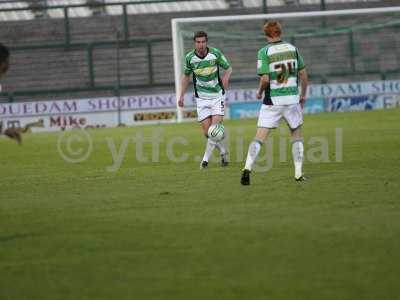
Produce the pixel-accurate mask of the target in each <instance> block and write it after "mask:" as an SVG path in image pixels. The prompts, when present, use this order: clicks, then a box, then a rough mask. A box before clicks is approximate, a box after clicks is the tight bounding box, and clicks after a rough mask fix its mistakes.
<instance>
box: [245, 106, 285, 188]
mask: <svg viewBox="0 0 400 300" xmlns="http://www.w3.org/2000/svg"><path fill="white" fill-rule="evenodd" d="M280 118H281V114H280V110H279V107H274V106H271V105H262V107H261V110H260V115H259V117H258V124H257V126H258V128H257V132H256V135H255V137H254V139H253V141H252V142H251V143H250V146H249V150H248V152H247V157H246V164H245V167H244V169H243V171H242V177H241V180H240V182H241V184H242V185H249V184H250V172H251V170H252V168H253V165H254V163H255V161H256V159H257V157H258V154H259V153H260V151H261V148H262V146H263V144H264V141H265V139H266V138H267V137H268V134H269V132H270V130H271V129H273V128H276V127H278V125H279V120H280Z"/></svg>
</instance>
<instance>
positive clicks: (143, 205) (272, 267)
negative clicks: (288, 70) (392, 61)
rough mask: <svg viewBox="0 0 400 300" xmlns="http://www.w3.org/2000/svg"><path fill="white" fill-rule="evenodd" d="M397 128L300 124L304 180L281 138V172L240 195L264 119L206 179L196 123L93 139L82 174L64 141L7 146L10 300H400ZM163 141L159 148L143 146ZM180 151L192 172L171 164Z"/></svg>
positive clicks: (326, 117) (381, 123) (3, 250)
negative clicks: (243, 171) (155, 138)
mask: <svg viewBox="0 0 400 300" xmlns="http://www.w3.org/2000/svg"><path fill="white" fill-rule="evenodd" d="M399 120H400V110H391V111H374V112H362V113H339V114H333V113H332V114H320V115H313V116H306V118H305V126H304V135H305V149H306V155H307V157H308V158H309V159H308V161H307V162H306V163H305V165H304V170H305V173H306V174H307V175H308V179H309V180H308V181H307V182H304V183H296V182H295V181H294V180H293V168H292V162H291V155H290V144H289V141H288V139H287V137H288V133H287V131H284V132H280V131H279V130H277V131H275V133H274V137H273V139H272V141H273V145H272V148H271V149H272V150H271V149H270V151H269V153H273V155H272V156H271V157H269V161H273V165H272V168H271V170H270V171H268V172H263V173H262V172H261V173H254V174H252V175H253V176H252V182H251V183H252V184H251V185H250V186H246V187H243V186H241V185H240V183H239V180H240V169H241V168H242V166H243V160H244V159H245V155H246V152H247V147H248V144H249V142H250V141H251V139H252V137H253V135H254V133H255V126H256V122H255V120H238V121H229V122H226V123H225V124H226V127H227V128H229V133H230V144H231V147H230V153H231V160H232V163H231V164H230V166H229V167H227V168H221V167H219V166H218V163H217V162H214V163H210V166H209V169H208V170H205V171H200V170H199V167H198V163H199V162H198V161H196V159H198V156H202V154H203V150H204V138H203V137H202V135H201V133H200V129H199V126H198V125H197V124H195V123H191V124H182V125H164V126H146V127H135V128H118V129H102V130H89V131H88V133H89V135H90V138H91V140H92V151H91V154H90V155H89V156H88V158H87V159H86V160H84V161H82V162H80V163H68V162H66V161H65V160H64V159H62V158H61V156H60V153H59V152H60V151H59V150H57V143H58V140H59V137H60V133H51V134H36V135H34V134H31V135H27V136H25V140H24V145H23V146H22V147H20V146H18V145H16V144H15V143H14V142H13V141H10V140H8V139H5V138H4V137H1V138H0V149H1V160H0V172H1V179H0V299H2V300H8V299H12V300H14V299H17V300H21V299H41V300H47V299H49V300H50V299H51V300H55V299H74V300H77V299H140V300H152V299H171V300H179V299H182V300H183V299H184V300H195V299H199V300H200V299H201V300H205V299H207V300H210V299H218V300H223V299H229V300H232V299H247V300H250V299H274V300H276V299H304V300H311V299H316V300H317V299H318V300H321V299H332V300H338V299H340V300H345V299H349V300H350V299H351V300H354V299H363V300H365V299H371V300H372V299H373V300H376V299H397V298H398V297H399V296H398V295H399V294H400V287H399V284H398V279H399V277H400V263H399V261H400V202H399V200H400V184H399V174H400V159H399V150H400V122H399ZM336 128H341V129H342V135H341V136H340V134H339V137H338V138H337V137H336V135H337V131H336ZM71 134H73V133H70V132H68V133H66V137H68V135H71ZM158 134H159V135H160V138H162V142H161V143H160V145H159V147H158V148H157V147H155V146H154V145H151V144H150V143H149V142H147V143H146V144H145V145H144V147H143V149H140V147H139V146H138V144H137V141H138V140H140V137H141V136H143V137H145V138H149V137H151V136H152V135H158ZM132 138H135V141H134V140H133V139H132ZM171 140H173V141H175V142H177V141H178V142H180V143H181V144H178V143H176V144H175V147H174V148H173V153H172V154H173V155H174V156H175V159H176V158H177V157H178V158H181V159H182V160H184V161H183V162H172V161H171V153H170V154H169V156H170V157H169V158H168V155H167V154H168V145H171V143H172V142H171ZM340 140H341V141H342V148H341V147H340ZM124 143H125V146H126V147H125V148H124V147H123V145H124ZM60 145H61V146H60V149H61V151H64V150H62V149H67V150H68V145H67V146H65V145H64V148H63V146H62V144H60ZM326 145H327V146H328V147H326ZM86 146H87V145H86V144H85V142H84V141H83V140H78V139H74V140H72V141H71V143H70V149H69V150H71V149H72V150H73V151H72V152H73V154H74V155H75V156H76V157H79V156H82V153H86V152H85V150H86V149H87V148H85V147H86ZM285 147H286V148H285ZM155 148H157V149H158V150H154V149H155ZM113 149H114V152H113V153H114V158H115V157H118V155H120V156H119V157H123V160H121V165H120V167H118V164H115V163H114V160H115V159H114V160H113V156H112V154H111V152H112V150H113ZM124 149H125V153H123V150H124ZM282 149H283V150H282ZM340 149H341V150H342V157H341V156H340V151H339V152H338V151H337V150H340ZM157 151H158V152H157ZM63 153H64V152H63ZM266 153H267V154H268V151H267V152H266ZM122 154H124V155H122ZM183 154H185V155H186V156H185V157H182V155H183ZM152 155H153V160H155V161H158V162H153V163H152V162H151V160H152ZM262 156H264V154H263V155H262ZM285 156H286V157H287V161H286V162H284V160H285V158H284V157H285ZM76 157H74V159H75V158H76ZM138 157H139V159H141V160H143V161H138V159H137V158H138ZM145 158H146V159H147V160H148V161H147V162H146V161H144V160H145ZM184 158H185V159H184ZM341 158H342V159H341ZM310 160H312V161H310ZM318 160H319V162H318ZM340 160H342V162H340ZM239 161H242V162H240V163H239ZM280 161H283V162H280ZM258 164H259V165H260V166H265V164H266V162H263V161H260V162H259V163H258Z"/></svg>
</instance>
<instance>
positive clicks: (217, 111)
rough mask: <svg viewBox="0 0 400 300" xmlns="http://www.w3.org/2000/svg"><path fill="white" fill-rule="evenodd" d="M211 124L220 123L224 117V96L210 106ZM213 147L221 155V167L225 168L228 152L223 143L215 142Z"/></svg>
mask: <svg viewBox="0 0 400 300" xmlns="http://www.w3.org/2000/svg"><path fill="white" fill-rule="evenodd" d="M211 109H212V119H211V123H212V124H219V123H222V121H223V120H224V115H225V96H222V97H220V98H218V99H216V100H214V103H213V105H212V108H211ZM215 147H216V148H217V149H218V150H219V152H220V154H221V166H223V167H225V166H227V165H228V163H229V162H228V150H227V147H226V145H225V144H224V141H223V140H222V141H219V142H216V144H215Z"/></svg>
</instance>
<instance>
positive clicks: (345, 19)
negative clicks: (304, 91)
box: [171, 6, 400, 122]
mask: <svg viewBox="0 0 400 300" xmlns="http://www.w3.org/2000/svg"><path fill="white" fill-rule="evenodd" d="M271 19H274V20H278V21H280V22H282V23H283V39H284V40H288V41H291V42H294V43H295V44H296V46H299V45H298V44H300V46H299V47H300V50H301V51H302V53H304V55H303V56H305V62H306V64H307V63H308V64H310V65H311V69H312V72H314V73H315V74H316V75H318V74H319V73H321V74H323V73H324V72H325V69H324V68H326V69H329V72H330V73H329V74H337V76H340V74H341V72H339V71H342V70H343V71H346V72H347V73H348V74H358V73H360V74H361V73H363V72H365V73H368V72H371V73H373V71H372V70H373V68H372V67H379V68H378V69H382V68H383V69H384V68H386V67H387V68H389V69H390V66H386V65H385V63H384V57H385V56H387V55H389V54H386V53H389V52H388V51H387V50H388V49H378V48H377V47H376V45H373V43H372V41H373V39H371V38H368V34H369V33H371V30H374V31H373V32H372V33H376V34H380V35H384V37H385V39H384V42H383V43H384V44H385V45H386V44H387V45H390V44H391V45H392V47H393V48H392V51H391V53H390V59H391V60H392V61H393V63H394V62H395V63H396V67H397V68H399V69H400V55H399V54H397V52H399V51H398V49H396V45H399V46H400V29H399V28H400V6H394V7H382V8H366V9H348V10H332V11H311V12H291V13H275V14H253V15H230V16H212V17H196V18H176V19H172V20H171V26H172V42H173V59H174V79H175V92H176V100H177V101H178V98H179V94H180V92H181V83H180V82H181V76H182V74H183V72H182V71H183V62H184V55H185V52H187V51H189V50H190V49H193V41H192V37H193V32H194V31H198V30H204V31H206V32H208V33H209V45H210V46H213V47H217V48H220V49H221V50H222V52H223V53H225V54H226V56H227V58H228V60H230V62H231V64H232V67H233V78H236V79H240V78H242V79H243V78H251V77H254V80H256V76H255V75H254V74H255V72H256V71H255V63H256V56H257V51H258V49H260V48H261V47H263V46H264V45H265V43H266V41H265V37H264V35H263V33H262V25H263V22H264V21H265V20H271ZM382 29H387V30H386V31H382ZM374 38H375V43H377V40H378V39H380V42H381V37H378V36H376V37H374ZM366 43H371V49H369V50H368V46H367V45H366ZM355 46H356V47H355ZM308 48H310V49H308ZM311 48H312V49H311ZM303 50H306V51H304V52H303ZM355 51H358V52H357V53H355ZM385 51H386V52H385ZM358 54H359V55H360V56H362V58H360V57H358V56H357V55H358ZM368 55H370V56H375V58H376V57H377V56H379V61H377V60H376V61H375V62H368V59H367V57H368ZM364 56H366V57H364ZM381 56H382V57H381ZM364 58H365V59H364ZM370 58H371V57H370ZM307 68H308V69H309V67H308V66H307ZM383 71H384V70H383ZM346 72H343V74H347V73H346ZM343 76H344V75H343ZM346 76H347V75H346ZM254 82H256V81H254ZM256 84H257V83H255V84H254V85H256ZM183 120H184V118H183V113H182V109H181V108H179V107H178V105H177V121H178V122H182V121H183Z"/></svg>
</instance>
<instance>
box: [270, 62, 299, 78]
mask: <svg viewBox="0 0 400 300" xmlns="http://www.w3.org/2000/svg"><path fill="white" fill-rule="evenodd" d="M274 68H275V71H276V72H277V73H278V75H277V77H276V80H277V81H278V83H286V82H287V81H288V78H289V76H290V75H295V69H296V63H295V62H294V61H291V62H287V63H282V64H276V65H275V66H274Z"/></svg>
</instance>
